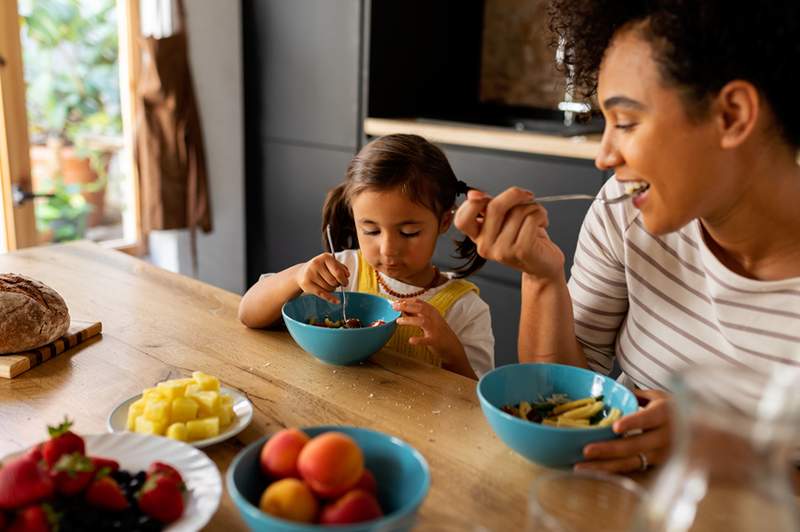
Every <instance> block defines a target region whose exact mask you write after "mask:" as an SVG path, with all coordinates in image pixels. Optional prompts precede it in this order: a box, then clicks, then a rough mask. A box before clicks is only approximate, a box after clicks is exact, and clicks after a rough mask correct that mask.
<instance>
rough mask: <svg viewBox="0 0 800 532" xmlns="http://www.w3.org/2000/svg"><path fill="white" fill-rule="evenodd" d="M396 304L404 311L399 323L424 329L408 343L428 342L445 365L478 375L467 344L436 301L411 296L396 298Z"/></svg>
mask: <svg viewBox="0 0 800 532" xmlns="http://www.w3.org/2000/svg"><path fill="white" fill-rule="evenodd" d="M392 308H394V309H395V310H399V311H400V312H402V313H403V315H402V316H401V317H400V318H398V319H397V324H398V325H413V326H415V327H419V328H420V329H422V335H421V336H412V337H411V338H409V339H408V343H410V344H411V345H424V346H427V347H428V349H430V350H431V351H433V352H434V353H435V354H436V355H438V356H440V357H441V358H442V366H443V367H444V368H445V369H449V370H450V371H455V372H456V373H460V374H462V375H466V376H468V377H471V378H475V372H474V371H473V370H472V367H471V366H470V364H469V360H468V359H467V355H466V352H465V351H464V346H463V345H461V341H460V340H459V339H458V336H456V333H454V332H453V329H451V328H450V326H449V325H448V324H447V322H446V321H445V319H444V317H443V316H442V315H441V314H439V311H438V310H436V309H435V308H434V307H433V305H431V304H430V303H426V302H425V301H421V300H419V299H407V300H402V301H395V302H394V303H392Z"/></svg>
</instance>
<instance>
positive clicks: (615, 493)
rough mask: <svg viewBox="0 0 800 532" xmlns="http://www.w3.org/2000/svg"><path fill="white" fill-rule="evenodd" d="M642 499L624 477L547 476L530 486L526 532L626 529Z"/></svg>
mask: <svg viewBox="0 0 800 532" xmlns="http://www.w3.org/2000/svg"><path fill="white" fill-rule="evenodd" d="M644 496H645V495H644V490H642V488H640V487H639V485H638V484H636V482H634V481H633V480H631V479H629V478H626V477H620V476H616V475H609V474H606V473H601V472H595V471H559V472H553V473H547V474H544V475H542V476H540V477H538V478H537V479H536V480H535V481H534V482H533V486H532V487H531V492H530V495H529V497H528V528H527V532H597V531H599V530H602V531H604V532H606V531H608V532H611V531H624V530H629V529H630V527H631V526H632V524H633V516H634V515H635V513H636V511H637V509H638V507H639V505H640V504H641V501H642V500H643V498H644Z"/></svg>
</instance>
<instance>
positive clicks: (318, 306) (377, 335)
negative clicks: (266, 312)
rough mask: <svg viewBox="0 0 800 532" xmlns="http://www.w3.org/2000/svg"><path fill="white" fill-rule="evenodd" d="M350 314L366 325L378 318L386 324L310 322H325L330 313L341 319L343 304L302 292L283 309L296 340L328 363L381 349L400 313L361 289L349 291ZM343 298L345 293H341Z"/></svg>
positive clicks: (345, 362) (352, 360)
mask: <svg viewBox="0 0 800 532" xmlns="http://www.w3.org/2000/svg"><path fill="white" fill-rule="evenodd" d="M345 294H346V296H347V307H346V310H347V317H348V318H358V319H359V320H361V323H363V324H369V323H372V322H374V321H376V320H383V321H385V322H386V323H385V324H384V325H379V326H377V327H362V328H360V329H329V328H327V327H319V326H317V325H310V324H309V323H308V322H309V320H310V319H311V318H314V319H316V320H319V321H322V319H323V318H325V317H326V316H327V317H329V318H331V319H332V320H338V319H341V316H342V306H341V305H334V304H331V303H328V302H327V301H325V300H324V299H320V298H319V297H317V296H314V295H308V294H306V295H302V296H300V297H296V298H294V299H292V300H290V301H287V302H286V303H285V304H284V305H283V308H282V309H281V314H283V321H284V322H285V323H286V328H287V329H289V334H291V335H292V338H294V341H295V342H297V344H298V345H299V346H300V347H302V348H303V349H304V350H305V351H306V352H308V353H311V354H312V355H314V356H315V357H317V358H318V359H320V360H322V361H323V362H327V363H328V364H337V365H340V366H346V365H349V364H357V363H359V362H361V361H363V360H366V359H368V358H369V357H370V355H372V354H373V353H375V352H377V351H379V350H380V348H381V347H383V346H384V345H385V344H386V342H388V341H389V338H391V337H392V334H393V333H394V330H395V328H396V327H397V318H399V317H400V313H399V312H398V311H396V310H394V309H393V308H392V303H391V302H390V301H389V300H388V299H384V298H382V297H380V296H375V295H372V294H364V293H361V292H345ZM337 296H338V297H339V298H341V294H337Z"/></svg>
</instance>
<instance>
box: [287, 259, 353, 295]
mask: <svg viewBox="0 0 800 532" xmlns="http://www.w3.org/2000/svg"><path fill="white" fill-rule="evenodd" d="M349 277H350V271H349V270H348V269H347V266H345V265H344V264H342V263H341V262H339V261H338V260H336V257H334V256H333V255H331V254H330V253H320V254H319V255H317V256H316V257H314V258H313V259H311V260H310V261H308V262H306V263H305V264H303V266H302V267H300V269H299V270H298V271H297V275H296V277H295V280H296V281H297V286H299V287H300V289H301V290H302V291H303V292H306V293H308V294H314V295H316V296H319V297H321V298H322V299H324V300H325V301H328V302H330V303H333V304H334V305H338V304H339V299H338V298H337V297H336V296H334V295H333V294H332V293H331V292H333V291H334V290H336V288H337V287H339V286H347V279H348V278H349Z"/></svg>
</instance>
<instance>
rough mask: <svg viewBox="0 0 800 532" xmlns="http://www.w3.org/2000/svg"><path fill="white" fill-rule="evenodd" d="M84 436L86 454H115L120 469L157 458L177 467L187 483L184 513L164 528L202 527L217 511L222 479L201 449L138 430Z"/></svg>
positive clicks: (182, 531) (177, 531)
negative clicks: (138, 431) (136, 431)
mask: <svg viewBox="0 0 800 532" xmlns="http://www.w3.org/2000/svg"><path fill="white" fill-rule="evenodd" d="M83 439H84V440H85V441H86V454H88V455H89V456H102V457H106V458H113V459H114V460H116V461H118V462H119V466H120V468H121V469H125V470H127V471H130V472H137V471H142V470H144V471H147V468H148V467H150V464H152V463H153V462H155V461H159V462H165V463H167V464H169V465H171V466H173V467H174V468H175V469H177V470H178V472H179V473H180V474H181V476H182V477H183V481H184V482H185V483H186V490H187V494H188V498H187V499H186V506H185V507H184V509H183V516H182V517H181V518H180V519H178V520H177V521H175V522H174V523H172V524H171V525H170V526H169V527H167V528H165V530H167V531H169V532H190V531H192V532H193V531H195V530H200V529H201V528H203V527H204V526H205V525H206V524H207V523H208V521H209V520H210V519H211V516H212V515H214V512H216V511H217V508H218V507H219V501H220V498H221V497H222V479H221V478H220V475H219V469H217V466H216V465H214V462H212V461H211V460H210V459H209V458H208V456H206V455H205V453H203V452H202V451H198V450H197V449H195V448H194V447H192V446H190V445H187V444H185V443H183V442H179V441H175V440H170V439H167V438H159V437H154V436H147V435H145V434H137V433H135V432H115V433H111V434H90V435H88V436H84V437H83Z"/></svg>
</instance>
